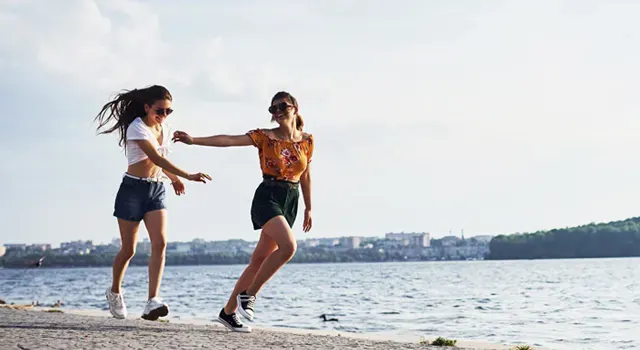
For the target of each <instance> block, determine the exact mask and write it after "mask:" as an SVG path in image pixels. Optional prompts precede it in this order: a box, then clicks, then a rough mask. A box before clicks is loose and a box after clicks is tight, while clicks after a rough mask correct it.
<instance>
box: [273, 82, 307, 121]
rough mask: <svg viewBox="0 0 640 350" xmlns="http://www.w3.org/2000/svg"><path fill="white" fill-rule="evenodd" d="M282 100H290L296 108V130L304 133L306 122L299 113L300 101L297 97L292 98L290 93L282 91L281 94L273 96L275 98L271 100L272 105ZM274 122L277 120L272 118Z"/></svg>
mask: <svg viewBox="0 0 640 350" xmlns="http://www.w3.org/2000/svg"><path fill="white" fill-rule="evenodd" d="M281 99H287V100H289V102H291V104H292V105H293V107H295V108H296V129H298V130H300V131H302V127H303V126H304V120H303V119H302V116H301V115H300V113H299V112H298V111H299V110H300V108H299V107H298V101H297V100H296V98H295V97H293V96H291V94H290V93H288V92H286V91H280V92H278V93H276V94H275V95H274V96H273V98H271V104H273V101H276V100H281ZM274 120H275V118H273V117H271V121H274Z"/></svg>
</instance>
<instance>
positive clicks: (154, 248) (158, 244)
mask: <svg viewBox="0 0 640 350" xmlns="http://www.w3.org/2000/svg"><path fill="white" fill-rule="evenodd" d="M166 250H167V240H166V238H164V237H162V238H158V239H156V240H154V241H153V242H151V253H152V254H164V252H165V251H166Z"/></svg>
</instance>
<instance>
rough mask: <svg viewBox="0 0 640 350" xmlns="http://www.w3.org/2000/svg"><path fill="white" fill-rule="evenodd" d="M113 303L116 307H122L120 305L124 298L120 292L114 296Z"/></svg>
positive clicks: (122, 303)
mask: <svg viewBox="0 0 640 350" xmlns="http://www.w3.org/2000/svg"><path fill="white" fill-rule="evenodd" d="M114 303H115V304H116V307H118V308H122V306H123V305H124V299H123V298H122V294H118V295H117V296H116V298H115V300H114Z"/></svg>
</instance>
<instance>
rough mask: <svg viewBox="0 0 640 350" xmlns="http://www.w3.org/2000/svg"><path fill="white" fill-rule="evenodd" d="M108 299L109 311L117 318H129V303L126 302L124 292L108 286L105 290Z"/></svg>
mask: <svg viewBox="0 0 640 350" xmlns="http://www.w3.org/2000/svg"><path fill="white" fill-rule="evenodd" d="M105 296H106V297H107V301H108V302H109V311H111V315H113V317H115V318H120V319H122V318H127V305H125V304H124V297H123V296H122V293H120V294H118V293H114V292H112V291H111V288H108V289H107V291H106V292H105Z"/></svg>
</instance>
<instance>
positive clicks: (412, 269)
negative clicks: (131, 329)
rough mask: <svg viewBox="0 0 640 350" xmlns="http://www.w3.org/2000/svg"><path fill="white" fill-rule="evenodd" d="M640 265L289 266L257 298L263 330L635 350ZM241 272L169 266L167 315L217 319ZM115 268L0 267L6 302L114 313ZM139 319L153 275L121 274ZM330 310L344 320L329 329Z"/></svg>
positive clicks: (0, 291) (0, 290)
mask: <svg viewBox="0 0 640 350" xmlns="http://www.w3.org/2000/svg"><path fill="white" fill-rule="evenodd" d="M639 263H640V259H591V260H539V261H469V262H466V261H465V262H416V263H413V262H408V263H362V264H312V265H306V264H304V265H303V264H289V265H286V266H285V267H284V268H283V269H282V270H280V271H279V272H278V274H276V276H275V277H274V278H273V279H272V280H271V281H269V283H268V284H267V285H266V286H265V288H264V289H263V290H262V293H261V294H260V296H259V298H258V301H257V319H256V321H255V322H254V324H255V325H256V326H269V327H294V328H308V329H336V330H340V331H346V332H357V333H363V332H365V333H380V334H389V335H402V336H404V338H405V339H407V340H415V341H418V340H419V339H420V337H421V336H445V337H448V338H457V339H470V340H479V341H488V342H506V343H528V344H530V345H542V346H547V347H550V348H554V349H632V348H636V347H640V288H639V287H640V285H639V283H638V282H639V281H640V272H639V271H640V270H639V269H638V265H639ZM243 268H244V266H237V265H234V266H180V267H178V266H168V267H167V268H166V270H165V274H164V279H163V283H162V288H161V294H162V296H163V297H164V299H165V301H166V302H167V303H169V305H170V309H171V314H170V316H169V319H171V318H180V319H198V320H213V319H214V318H215V317H217V314H218V312H219V311H220V309H221V307H222V306H223V304H224V302H225V301H226V299H227V298H228V293H230V292H231V290H232V289H233V286H234V284H235V280H236V278H237V277H238V276H239V275H240V273H241V272H242V269H243ZM110 281H111V269H110V268H69V269H46V268H42V269H29V270H18V269H0V298H3V299H5V300H6V301H8V302H16V303H21V302H28V303H30V302H31V301H35V300H37V301H39V302H40V303H42V304H53V303H55V302H56V300H58V299H59V300H62V301H64V302H65V306H64V308H73V309H99V310H108V308H107V306H106V300H105V298H104V291H105V289H106V288H107V287H108V286H109V285H110V283H111V282H110ZM123 287H124V290H125V293H126V294H125V300H126V302H127V305H128V307H129V313H130V317H139V315H140V314H141V313H142V310H143V308H144V302H145V300H146V294H147V270H146V268H144V267H130V268H129V270H128V271H127V274H126V276H125V280H124V284H123ZM323 313H326V314H328V315H330V316H331V317H337V318H338V319H339V322H337V323H336V322H322V320H321V319H320V318H319V317H318V316H319V315H321V314H323Z"/></svg>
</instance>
